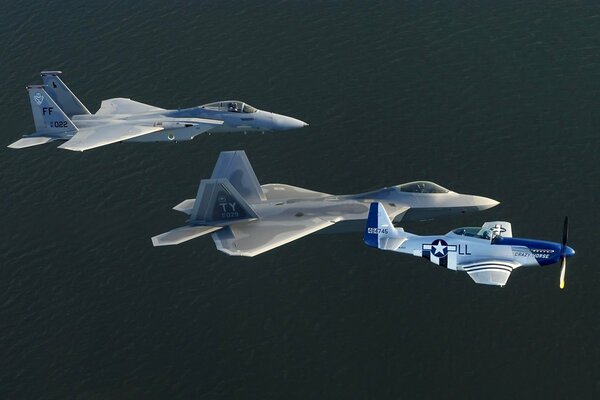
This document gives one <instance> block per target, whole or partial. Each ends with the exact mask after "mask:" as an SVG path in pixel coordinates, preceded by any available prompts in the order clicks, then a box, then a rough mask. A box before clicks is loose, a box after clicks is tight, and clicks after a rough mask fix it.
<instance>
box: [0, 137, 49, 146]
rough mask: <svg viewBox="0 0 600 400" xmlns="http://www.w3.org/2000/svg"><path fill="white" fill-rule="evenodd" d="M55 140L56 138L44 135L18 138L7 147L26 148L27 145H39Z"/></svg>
mask: <svg viewBox="0 0 600 400" xmlns="http://www.w3.org/2000/svg"><path fill="white" fill-rule="evenodd" d="M54 140H56V139H55V138H51V137H43V136H36V137H25V138H22V139H19V140H17V141H16V142H14V143H11V144H9V145H8V146H7V147H8V148H11V149H24V148H25V147H31V146H38V145H40V144H45V143H48V142H52V141H54Z"/></svg>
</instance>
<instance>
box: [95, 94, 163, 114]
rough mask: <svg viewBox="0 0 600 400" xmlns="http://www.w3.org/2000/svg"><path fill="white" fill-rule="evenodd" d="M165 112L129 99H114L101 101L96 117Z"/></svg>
mask: <svg viewBox="0 0 600 400" xmlns="http://www.w3.org/2000/svg"><path fill="white" fill-rule="evenodd" d="M161 111H165V109H164V108H159V107H154V106H151V105H148V104H144V103H140V102H138V101H134V100H131V99H124V98H116V99H108V100H103V101H102V104H100V109H99V110H98V111H96V115H113V114H145V113H152V112H161Z"/></svg>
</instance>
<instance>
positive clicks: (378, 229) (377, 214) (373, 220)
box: [364, 203, 575, 289]
mask: <svg viewBox="0 0 600 400" xmlns="http://www.w3.org/2000/svg"><path fill="white" fill-rule="evenodd" d="M567 238H568V219H567V218H565V224H564V228H563V240H562V243H554V242H547V241H544V240H533V239H521V238H514V237H513V236H512V226H511V224H510V222H506V221H493V222H486V223H485V224H483V226H482V227H481V228H478V227H468V228H458V229H454V230H453V231H451V232H448V233H447V234H446V235H439V236H419V235H413V234H412V233H408V232H405V231H404V230H403V229H402V228H396V227H394V225H393V223H392V221H391V220H390V217H389V216H388V214H387V212H386V210H385V207H384V206H383V205H382V204H381V203H373V204H371V209H370V212H369V218H368V220H367V226H366V228H365V235H364V241H365V243H366V244H367V245H369V246H371V247H376V248H379V249H383V250H391V251H396V252H399V253H405V254H412V255H413V256H417V257H423V258H425V259H427V260H429V261H431V262H432V263H434V264H436V265H439V266H440V267H444V268H447V269H451V270H454V271H464V272H466V273H467V274H469V276H470V277H471V278H472V279H473V280H474V281H475V283H481V284H484V285H496V286H504V285H506V281H508V278H509V277H510V273H511V272H512V271H513V270H515V269H516V268H519V267H533V266H540V265H550V264H555V263H558V262H560V263H561V264H562V267H561V272H560V288H561V289H562V288H564V286H565V271H566V268H567V258H569V257H571V256H573V255H574V254H575V251H574V250H573V249H572V248H570V247H569V246H567Z"/></svg>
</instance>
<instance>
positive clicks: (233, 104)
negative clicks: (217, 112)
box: [229, 102, 239, 112]
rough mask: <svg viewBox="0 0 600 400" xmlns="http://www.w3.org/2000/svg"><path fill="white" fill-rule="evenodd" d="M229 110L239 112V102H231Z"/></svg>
mask: <svg viewBox="0 0 600 400" xmlns="http://www.w3.org/2000/svg"><path fill="white" fill-rule="evenodd" d="M229 112H239V110H238V106H237V103H235V102H231V103H229Z"/></svg>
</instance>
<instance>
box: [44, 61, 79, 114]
mask: <svg viewBox="0 0 600 400" xmlns="http://www.w3.org/2000/svg"><path fill="white" fill-rule="evenodd" d="M61 73H62V72H61V71H42V72H41V73H40V74H41V75H42V80H43V81H44V85H45V86H46V91H47V92H48V94H49V95H50V97H52V98H53V99H54V101H55V102H56V104H58V105H59V106H60V108H62V110H63V111H64V112H65V114H66V115H67V116H68V117H72V116H73V115H90V112H89V111H88V109H87V108H86V107H85V106H84V105H83V103H82V102H81V101H79V99H78V98H77V96H75V95H74V94H73V92H71V90H70V89H69V88H68V87H67V85H65V83H64V82H63V81H62V80H61V79H60V78H59V76H58V75H59V74H61Z"/></svg>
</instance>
